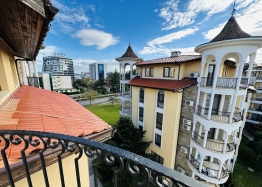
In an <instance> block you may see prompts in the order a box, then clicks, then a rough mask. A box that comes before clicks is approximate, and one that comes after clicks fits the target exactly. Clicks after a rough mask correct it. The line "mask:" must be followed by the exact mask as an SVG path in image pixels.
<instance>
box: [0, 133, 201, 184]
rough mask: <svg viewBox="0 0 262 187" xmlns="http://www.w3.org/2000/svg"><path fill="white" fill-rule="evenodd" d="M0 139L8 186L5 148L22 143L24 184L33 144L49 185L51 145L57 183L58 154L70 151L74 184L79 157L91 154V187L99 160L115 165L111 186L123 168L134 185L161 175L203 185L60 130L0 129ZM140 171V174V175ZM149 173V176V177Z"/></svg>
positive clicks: (154, 181)
mask: <svg viewBox="0 0 262 187" xmlns="http://www.w3.org/2000/svg"><path fill="white" fill-rule="evenodd" d="M0 140H1V146H0V151H1V157H2V161H3V163H4V166H5V173H6V175H7V176H8V180H9V185H10V186H11V187H13V186H15V181H14V176H13V175H12V171H11V169H10V168H11V167H10V165H9V161H8V159H7V155H6V151H7V150H8V149H9V148H10V147H11V146H16V145H23V146H20V147H21V150H20V153H21V160H22V163H23V167H24V170H25V177H26V179H27V183H28V186H32V181H31V176H30V172H29V169H30V168H29V167H31V166H32V165H31V164H29V163H28V159H27V158H26V151H27V149H29V148H30V147H31V148H32V147H35V148H39V149H40V151H38V152H37V153H38V157H39V158H40V161H41V162H39V165H41V166H40V167H41V169H42V172H43V178H44V181H45V185H46V186H50V185H49V177H48V174H47V168H46V163H45V159H46V158H45V155H46V154H45V152H46V151H47V150H49V149H51V150H53V151H54V152H53V154H52V155H53V156H57V163H58V168H59V172H60V179H59V180H61V186H65V176H64V168H63V165H64V164H65V163H63V162H62V157H63V155H64V154H67V153H68V152H69V153H72V154H77V157H76V158H75V159H74V165H75V171H76V172H75V175H76V180H77V186H78V187H80V186H81V178H80V174H79V159H80V158H82V157H85V156H86V157H87V158H94V162H92V166H93V170H94V185H95V187H97V186H98V182H97V180H98V179H97V175H98V174H97V168H98V166H99V165H100V164H101V163H102V162H104V163H105V164H107V165H109V166H111V167H112V168H115V171H114V174H113V178H112V179H113V185H112V186H114V187H117V177H118V176H119V175H120V174H121V173H122V172H123V171H124V170H127V172H128V173H129V174H130V175H131V176H132V177H133V178H138V176H140V178H139V180H138V182H137V186H151V185H153V186H162V184H160V183H159V181H161V180H158V178H159V177H160V178H161V177H165V179H166V180H168V181H170V182H172V183H173V184H174V186H179V185H181V186H194V187H200V186H202V187H203V184H200V183H199V182H197V181H196V180H194V179H192V178H190V177H187V176H185V175H183V174H181V173H178V172H176V171H174V170H172V169H169V168H166V167H164V166H163V165H161V164H158V163H156V162H154V161H151V160H149V159H147V158H144V157H142V156H139V155H136V154H134V153H131V152H128V151H125V150H122V149H119V148H117V147H113V146H110V145H107V144H103V143H99V142H95V141H92V140H88V139H85V138H81V137H73V136H68V135H63V134H55V133H48V132H38V131H20V130H2V131H0ZM57 149H58V154H56V155H55V154H54V153H55V150H57ZM116 163H118V164H116ZM141 175H143V177H142V178H141ZM150 175H152V178H150ZM101 177H103V176H101ZM140 180H141V181H140Z"/></svg>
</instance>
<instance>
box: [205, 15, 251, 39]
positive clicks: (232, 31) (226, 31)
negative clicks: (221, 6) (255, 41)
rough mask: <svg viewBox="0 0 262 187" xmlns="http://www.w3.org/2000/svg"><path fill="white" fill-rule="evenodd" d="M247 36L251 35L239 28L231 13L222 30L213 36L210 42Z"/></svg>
mask: <svg viewBox="0 0 262 187" xmlns="http://www.w3.org/2000/svg"><path fill="white" fill-rule="evenodd" d="M249 37H251V35H249V34H247V33H246V32H244V31H243V30H242V29H241V28H240V26H239V25H238V23H237V21H236V19H235V17H234V16H233V15H232V16H231V17H230V19H229V20H228V22H227V24H226V25H225V26H224V28H223V29H222V31H221V32H220V33H219V34H218V35H217V36H216V37H215V38H213V39H212V40H211V41H210V43H211V42H218V41H223V40H232V39H239V38H249Z"/></svg>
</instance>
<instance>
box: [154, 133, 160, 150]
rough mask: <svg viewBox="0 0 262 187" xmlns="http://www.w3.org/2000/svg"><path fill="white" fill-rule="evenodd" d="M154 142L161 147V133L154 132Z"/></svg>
mask: <svg viewBox="0 0 262 187" xmlns="http://www.w3.org/2000/svg"><path fill="white" fill-rule="evenodd" d="M155 144H156V145H157V146H159V147H161V135H159V134H157V133H155Z"/></svg>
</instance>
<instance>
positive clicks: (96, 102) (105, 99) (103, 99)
mask: <svg viewBox="0 0 262 187" xmlns="http://www.w3.org/2000/svg"><path fill="white" fill-rule="evenodd" d="M108 99H109V97H103V98H98V99H94V100H92V101H91V103H92V105H94V104H99V103H105V102H107V101H108ZM116 99H119V97H116ZM77 102H78V103H79V104H80V105H82V106H87V105H90V101H89V100H85V101H77Z"/></svg>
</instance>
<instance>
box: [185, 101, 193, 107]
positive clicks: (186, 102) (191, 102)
mask: <svg viewBox="0 0 262 187" xmlns="http://www.w3.org/2000/svg"><path fill="white" fill-rule="evenodd" d="M185 105H187V106H194V101H190V100H185Z"/></svg>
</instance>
